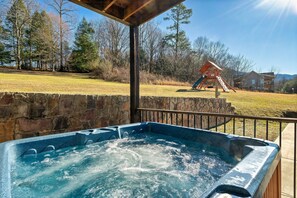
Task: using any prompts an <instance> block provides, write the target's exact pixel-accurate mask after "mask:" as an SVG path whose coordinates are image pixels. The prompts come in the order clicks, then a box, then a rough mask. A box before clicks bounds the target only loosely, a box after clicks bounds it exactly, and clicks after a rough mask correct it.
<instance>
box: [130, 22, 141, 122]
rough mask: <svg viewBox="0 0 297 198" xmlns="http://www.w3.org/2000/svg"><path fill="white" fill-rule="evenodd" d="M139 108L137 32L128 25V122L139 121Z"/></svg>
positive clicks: (134, 27)
mask: <svg viewBox="0 0 297 198" xmlns="http://www.w3.org/2000/svg"><path fill="white" fill-rule="evenodd" d="M138 108H139V32H138V26H130V122H131V123H135V122H140V115H139V112H138V110H137V109H138Z"/></svg>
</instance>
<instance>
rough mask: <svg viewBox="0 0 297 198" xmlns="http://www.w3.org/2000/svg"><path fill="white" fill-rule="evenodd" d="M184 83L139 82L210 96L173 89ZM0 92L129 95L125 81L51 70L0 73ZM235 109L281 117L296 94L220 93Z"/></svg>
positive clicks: (158, 91) (167, 92) (162, 91)
mask: <svg viewBox="0 0 297 198" xmlns="http://www.w3.org/2000/svg"><path fill="white" fill-rule="evenodd" d="M179 89H190V87H185V86H166V85H141V90H140V94H141V95H142V96H172V97H214V91H213V90H208V91H200V92H177V90H179ZM0 91H1V92H39V93H61V94H100V95H129V84H123V83H116V82H106V81H103V80H98V79H90V78H89V77H88V75H85V74H69V73H55V74H53V73H51V72H22V73H20V72H10V73H3V72H1V73H0ZM220 97H221V98H226V99H227V101H229V102H231V103H232V105H233V106H234V107H235V108H236V113H238V114H242V115H257V116H281V115H282V112H283V111H287V110H290V111H297V95H296V94H295V95H287V94H276V93H261V92H248V91H237V93H234V92H230V93H223V92H222V93H221V96H220Z"/></svg>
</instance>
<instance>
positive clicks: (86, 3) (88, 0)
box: [69, 0, 131, 26]
mask: <svg viewBox="0 0 297 198" xmlns="http://www.w3.org/2000/svg"><path fill="white" fill-rule="evenodd" d="M69 1H71V2H73V3H76V4H78V5H80V6H82V7H85V8H87V9H90V10H92V11H94V12H97V13H99V14H102V15H104V16H107V17H109V18H112V19H114V20H116V21H119V22H121V23H124V24H125V25H129V26H130V25H131V24H130V23H129V22H126V21H123V20H122V19H123V18H124V9H123V8H120V7H118V6H115V5H114V6H113V7H112V8H110V9H108V11H107V12H103V9H104V8H103V7H104V6H103V5H102V2H101V3H100V1H97V0H69Z"/></svg>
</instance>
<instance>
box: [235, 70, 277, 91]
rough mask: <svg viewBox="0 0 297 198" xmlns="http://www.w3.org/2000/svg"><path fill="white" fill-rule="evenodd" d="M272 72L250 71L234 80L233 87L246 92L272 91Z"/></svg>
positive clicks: (273, 76)
mask: <svg viewBox="0 0 297 198" xmlns="http://www.w3.org/2000/svg"><path fill="white" fill-rule="evenodd" d="M274 78H275V75H274V72H268V73H257V72H255V71H252V72H250V73H247V74H245V75H242V76H238V77H237V78H235V79H234V87H237V88H240V89H247V90H258V91H274Z"/></svg>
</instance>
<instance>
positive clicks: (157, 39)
mask: <svg viewBox="0 0 297 198" xmlns="http://www.w3.org/2000/svg"><path fill="white" fill-rule="evenodd" d="M139 32H140V46H141V49H142V51H143V53H144V56H146V57H147V61H145V62H144V63H143V64H144V66H143V68H144V69H145V70H146V71H148V72H149V73H151V72H152V71H153V66H154V65H155V64H156V61H157V58H158V57H157V56H158V54H159V50H160V47H161V46H160V45H161V43H162V32H161V30H160V29H159V27H158V25H157V24H155V23H154V22H148V23H145V24H144V25H142V26H141V27H140V31H139Z"/></svg>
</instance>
